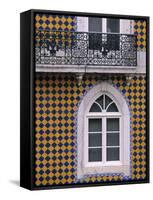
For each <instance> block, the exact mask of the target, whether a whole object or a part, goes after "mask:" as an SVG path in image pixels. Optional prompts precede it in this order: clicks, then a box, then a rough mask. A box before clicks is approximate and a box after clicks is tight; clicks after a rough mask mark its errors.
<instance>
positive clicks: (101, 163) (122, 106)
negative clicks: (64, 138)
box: [77, 82, 130, 178]
mask: <svg viewBox="0 0 153 200" xmlns="http://www.w3.org/2000/svg"><path fill="white" fill-rule="evenodd" d="M77 121H78V125H77V147H78V148H77V150H78V152H77V154H78V166H77V176H78V178H82V177H83V176H84V175H89V174H104V173H107V174H108V173H113V174H114V173H122V174H125V175H126V176H127V175H130V112H129V108H128V105H127V102H126V100H125V98H124V97H123V96H122V94H121V93H120V92H119V91H118V90H116V89H115V88H114V87H113V86H112V85H111V84H109V83H106V82H103V83H101V84H99V85H97V86H95V87H94V88H92V89H91V90H90V91H89V92H88V93H87V94H86V96H85V97H84V98H83V100H82V102H81V104H80V107H79V110H78V119H77Z"/></svg>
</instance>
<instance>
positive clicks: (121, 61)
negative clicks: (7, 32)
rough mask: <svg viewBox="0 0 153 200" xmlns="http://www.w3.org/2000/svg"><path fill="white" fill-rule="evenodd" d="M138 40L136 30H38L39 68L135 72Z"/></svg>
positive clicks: (36, 42)
mask: <svg viewBox="0 0 153 200" xmlns="http://www.w3.org/2000/svg"><path fill="white" fill-rule="evenodd" d="M136 40H137V38H136V35H132V34H115V33H89V32H63V31H36V36H35V63H36V71H37V72H74V73H75V72H79V73H84V72H87V73H93V72H94V73H125V72H126V73H132V72H134V71H135V69H136V66H137V47H136Z"/></svg>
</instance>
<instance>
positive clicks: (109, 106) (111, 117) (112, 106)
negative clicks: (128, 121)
mask: <svg viewBox="0 0 153 200" xmlns="http://www.w3.org/2000/svg"><path fill="white" fill-rule="evenodd" d="M86 117H87V124H88V125H87V126H88V135H87V138H86V140H87V143H88V152H87V160H88V162H99V163H103V164H106V163H107V162H109V161H119V160H120V125H121V124H120V118H121V113H120V112H119V110H118V108H117V105H116V103H115V102H114V101H113V100H112V99H111V98H110V97H109V96H108V95H106V94H102V95H101V96H100V97H98V98H97V99H96V101H94V103H93V104H92V106H91V108H90V110H89V112H88V113H87V115H86Z"/></svg>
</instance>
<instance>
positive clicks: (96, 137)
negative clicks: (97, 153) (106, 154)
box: [88, 133, 102, 147]
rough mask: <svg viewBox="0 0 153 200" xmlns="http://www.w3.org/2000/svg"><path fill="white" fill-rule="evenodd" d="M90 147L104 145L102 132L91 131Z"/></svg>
mask: <svg viewBox="0 0 153 200" xmlns="http://www.w3.org/2000/svg"><path fill="white" fill-rule="evenodd" d="M88 145H89V147H98V146H102V134H101V133H89V144H88Z"/></svg>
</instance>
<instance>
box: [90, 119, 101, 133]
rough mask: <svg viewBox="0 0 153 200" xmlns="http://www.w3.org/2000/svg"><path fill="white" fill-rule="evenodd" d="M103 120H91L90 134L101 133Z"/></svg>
mask: <svg viewBox="0 0 153 200" xmlns="http://www.w3.org/2000/svg"><path fill="white" fill-rule="evenodd" d="M101 130H102V120H101V119H89V132H101Z"/></svg>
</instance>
